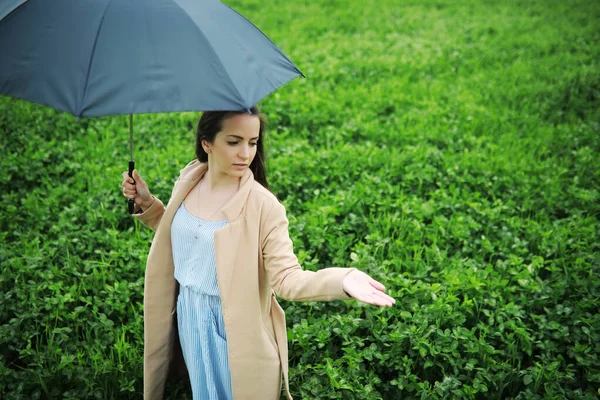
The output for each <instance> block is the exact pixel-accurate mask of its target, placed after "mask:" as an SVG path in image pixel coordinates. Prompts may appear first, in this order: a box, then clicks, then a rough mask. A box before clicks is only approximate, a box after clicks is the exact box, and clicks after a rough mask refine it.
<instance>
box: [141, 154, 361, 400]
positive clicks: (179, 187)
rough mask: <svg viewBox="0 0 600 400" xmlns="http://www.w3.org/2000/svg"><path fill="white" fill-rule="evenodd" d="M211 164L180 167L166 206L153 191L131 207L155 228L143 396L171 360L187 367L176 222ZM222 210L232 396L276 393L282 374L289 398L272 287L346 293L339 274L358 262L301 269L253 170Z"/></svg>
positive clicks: (311, 293)
mask: <svg viewBox="0 0 600 400" xmlns="http://www.w3.org/2000/svg"><path fill="white" fill-rule="evenodd" d="M207 169H208V165H207V164H205V163H200V162H199V161H197V160H194V161H192V162H191V163H189V164H188V165H187V166H186V167H185V168H184V169H183V170H181V174H180V176H179V179H178V180H177V181H176V182H175V187H174V188H173V193H172V195H171V199H170V201H169V203H168V204H167V207H166V208H165V207H164V205H163V203H162V202H161V201H160V200H159V199H156V200H155V201H154V203H153V204H152V206H150V207H149V208H148V209H147V210H145V211H144V212H143V213H138V214H134V217H135V218H137V219H138V220H139V221H140V222H142V223H143V224H144V225H146V226H147V227H149V228H150V229H153V230H155V231H156V234H155V236H154V239H153V241H152V246H151V247H150V253H149V254H148V261H147V265H146V279H145V286H144V398H145V399H148V400H150V399H163V397H164V389H165V381H166V379H167V375H168V373H169V370H170V365H171V367H175V368H181V367H182V366H181V364H182V361H183V358H182V357H181V348H180V347H179V337H178V332H177V321H176V317H177V316H176V299H177V295H178V289H179V286H178V283H177V281H176V280H175V278H174V267H173V257H172V250H171V222H172V221H173V217H174V215H175V212H176V211H177V209H178V208H179V206H180V205H181V203H182V202H183V200H184V199H185V197H186V196H187V195H188V193H189V192H190V190H191V189H192V188H193V187H194V186H195V185H196V184H197V182H198V181H199V179H200V178H201V177H202V176H203V175H204V173H205V172H206V170H207ZM138 211H141V210H138ZM222 211H223V213H224V214H225V216H226V218H227V220H228V221H229V224H227V225H225V226H224V227H222V228H220V229H219V230H217V232H216V233H215V257H216V265H217V282H218V285H219V290H220V296H221V302H222V308H223V319H224V321H225V332H226V335H227V345H228V359H229V368H230V371H231V382H232V389H233V397H234V399H235V400H246V399H248V400H254V399H256V400H258V399H260V400H265V399H267V400H269V399H272V400H275V399H279V397H280V392H281V376H282V375H283V378H284V382H285V389H286V394H287V398H288V399H291V398H292V397H291V395H290V390H289V381H288V347H287V331H286V324H285V315H284V312H283V310H282V308H281V307H280V306H279V304H278V303H277V300H276V299H275V294H274V293H273V291H275V293H276V294H277V295H278V296H280V297H282V298H284V299H286V300H292V301H329V300H340V299H349V298H350V297H349V296H348V295H347V294H346V293H345V292H344V291H343V289H342V280H343V279H344V277H345V276H346V274H348V273H349V272H350V271H352V270H353V268H325V269H322V270H320V271H317V272H313V271H303V270H302V269H301V268H300V265H299V264H298V259H297V258H296V256H295V255H294V252H293V248H292V241H291V240H290V237H289V234H288V220H287V218H286V214H285V208H284V207H283V206H282V205H281V204H280V203H279V201H278V200H277V198H276V197H275V196H274V195H273V194H272V193H271V192H269V191H268V190H267V189H265V188H264V187H263V186H262V185H261V184H259V183H258V182H256V181H255V180H254V176H253V174H252V172H251V171H250V170H246V173H245V174H244V176H243V177H242V180H241V183H240V189H239V191H238V192H237V193H236V194H235V195H234V196H233V197H232V198H231V200H230V201H229V202H228V203H227V204H226V205H225V206H224V207H223V209H222Z"/></svg>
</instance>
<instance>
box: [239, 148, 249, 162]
mask: <svg viewBox="0 0 600 400" xmlns="http://www.w3.org/2000/svg"><path fill="white" fill-rule="evenodd" d="M249 155H250V146H249V145H247V144H244V145H242V146H241V149H240V157H241V158H242V159H244V160H245V159H247V158H248V157H249Z"/></svg>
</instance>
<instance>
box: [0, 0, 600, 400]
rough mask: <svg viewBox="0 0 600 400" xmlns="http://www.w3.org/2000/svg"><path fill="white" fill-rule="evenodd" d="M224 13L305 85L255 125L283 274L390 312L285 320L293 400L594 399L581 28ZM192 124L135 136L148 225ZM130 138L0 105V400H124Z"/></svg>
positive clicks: (595, 37) (297, 6) (580, 17)
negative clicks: (291, 249) (375, 283)
mask: <svg viewBox="0 0 600 400" xmlns="http://www.w3.org/2000/svg"><path fill="white" fill-rule="evenodd" d="M227 4H230V5H231V6H233V7H234V8H236V9H237V10H238V11H240V12H242V13H243V14H244V15H246V16H247V17H248V18H249V19H250V20H252V21H253V22H254V23H255V24H256V25H257V26H259V27H260V28H261V29H262V30H263V31H265V33H267V35H269V36H270V37H271V38H272V39H273V41H274V42H275V43H277V44H278V45H279V46H280V47H281V48H282V49H283V50H284V52H286V54H288V55H289V56H290V58H291V59H292V60H294V62H295V63H296V64H297V65H298V67H299V68H300V69H301V70H302V71H303V72H304V73H305V74H306V76H307V79H297V80H295V81H292V82H291V83H290V84H288V85H287V86H285V87H284V88H282V89H280V90H278V91H277V92H276V93H274V94H273V95H271V96H270V97H268V98H267V99H265V100H264V101H263V102H262V103H261V106H262V109H263V111H264V112H265V113H266V114H267V116H268V118H269V121H270V130H269V137H268V144H267V146H268V147H267V150H268V156H269V160H268V174H269V180H270V185H271V189H272V190H273V192H274V193H275V194H276V195H277V196H278V197H279V198H280V199H281V200H282V201H283V202H284V204H285V206H286V207H287V210H288V217H289V219H290V222H291V226H290V230H291V234H292V237H293V240H294V245H295V250H296V253H297V255H298V257H299V259H300V261H301V263H302V265H303V267H304V268H306V269H313V270H314V269H319V268H323V267H327V266H355V267H358V268H360V269H361V270H363V271H365V272H367V273H369V274H370V275H372V276H373V277H375V278H376V279H378V280H380V281H382V282H383V283H384V284H385V285H386V286H387V287H388V291H389V293H390V294H391V295H392V296H394V297H395V298H396V299H397V304H396V306H395V307H393V308H386V309H378V308H374V307H370V306H364V305H359V304H357V303H356V302H347V303H344V302H336V303H328V304H324V303H290V302H285V301H282V303H283V306H284V308H285V309H286V314H287V321H288V336H289V340H290V367H291V371H290V373H291V382H290V383H291V388H292V392H293V393H294V394H295V395H296V397H297V398H303V399H312V398H319V399H397V398H402V399H417V398H419V399H442V398H465V399H509V398H512V399H541V398H544V399H563V398H566V399H580V398H586V399H595V398H597V396H598V390H599V389H600V359H599V357H598V354H600V347H599V345H598V343H600V317H599V313H598V304H600V276H599V275H600V245H599V244H598V238H599V237H600V222H599V219H600V218H599V217H600V194H599V188H600V158H599V156H600V135H599V133H600V132H599V127H600V118H599V117H600V111H599V110H600V102H599V100H598V97H599V94H600V73H599V72H598V71H600V65H599V61H598V60H600V48H599V47H598V43H599V42H600V29H599V26H598V22H597V21H598V20H599V17H600V6H599V5H598V4H597V3H595V2H586V1H570V2H559V1H544V2H543V1H447V0H446V1H443V0H439V1H419V2H416V1H411V2H409V1H400V0H396V1H392V0H378V1H377V2H373V1H367V0H362V1H361V0H344V1H340V0H338V1H333V0H329V1H283V0H274V1H269V2H259V1H250V0H237V1H230V2H227ZM198 117H199V114H197V113H181V114H160V115H143V116H136V118H135V130H136V132H135V136H136V150H135V159H136V166H137V168H138V170H139V171H140V172H141V174H142V176H143V177H144V178H145V180H146V181H147V182H148V183H149V185H150V189H151V191H152V192H153V193H154V194H155V195H157V196H158V197H159V198H161V199H163V200H164V201H166V200H168V198H169V196H170V193H171V188H172V184H173V182H174V181H175V179H176V178H177V173H178V171H179V170H180V169H181V168H182V167H183V166H184V165H185V164H186V163H187V162H188V161H190V160H191V159H192V158H193V156H194V138H193V133H194V128H195V124H196V123H197V120H198ZM127 122H128V121H127V119H126V118H125V117H105V118H96V119H89V120H83V121H82V122H79V123H77V122H76V121H75V118H74V117H72V116H69V115H66V114H63V113H59V112H56V111H54V110H51V109H48V108H44V107H41V106H36V105H32V104H29V103H25V102H22V101H17V100H12V99H8V98H5V97H4V98H0V132H1V133H2V134H1V135H0V146H1V148H2V149H3V152H2V159H1V161H0V183H1V188H2V189H1V190H0V197H1V199H2V207H1V214H0V228H1V230H0V244H1V246H0V296H1V297H0V397H1V398H3V399H30V398H44V399H45V398H49V399H50V398H51V399H55V398H56V399H58V398H97V399H110V398H119V399H121V398H123V399H128V398H141V391H142V372H143V371H142V358H141V357H142V351H143V326H142V293H143V274H144V265H145V260H146V256H147V252H148V249H149V245H150V242H151V240H152V232H150V231H149V230H147V229H145V228H144V227H142V226H140V225H138V224H135V223H134V221H133V220H132V219H131V217H129V216H128V215H127V213H126V206H125V202H124V199H123V198H122V195H121V191H120V181H121V172H122V171H123V170H125V169H126V167H127V160H128V159H129V150H128V125H127ZM169 397H170V398H172V399H180V398H191V396H190V394H189V391H188V390H187V388H185V387H183V386H181V385H178V384H176V383H172V384H170V387H169Z"/></svg>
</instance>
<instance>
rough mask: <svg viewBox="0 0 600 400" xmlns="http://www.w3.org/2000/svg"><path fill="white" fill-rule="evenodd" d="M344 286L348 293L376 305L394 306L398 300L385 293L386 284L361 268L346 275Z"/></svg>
mask: <svg viewBox="0 0 600 400" xmlns="http://www.w3.org/2000/svg"><path fill="white" fill-rule="evenodd" d="M342 287H343V289H344V290H345V291H346V293H348V295H350V296H352V297H354V298H355V299H356V300H358V301H362V302H363V303H367V304H373V305H376V306H392V305H394V304H395V303H396V300H394V299H393V298H392V297H390V296H388V295H387V294H385V293H384V291H385V286H383V285H382V284H381V283H379V282H377V281H376V280H375V279H373V278H371V277H370V276H369V275H367V274H365V273H364V272H362V271H359V270H354V271H352V272H350V273H349V274H348V275H346V277H345V278H344V281H343V282H342Z"/></svg>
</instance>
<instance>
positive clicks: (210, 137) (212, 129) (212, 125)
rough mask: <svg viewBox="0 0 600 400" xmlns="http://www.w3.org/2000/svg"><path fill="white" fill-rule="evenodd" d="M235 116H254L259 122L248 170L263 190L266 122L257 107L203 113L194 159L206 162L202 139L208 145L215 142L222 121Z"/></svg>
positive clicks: (199, 124)
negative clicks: (253, 154) (256, 140)
mask: <svg viewBox="0 0 600 400" xmlns="http://www.w3.org/2000/svg"><path fill="white" fill-rule="evenodd" d="M236 114H250V115H255V116H257V117H258V119H259V120H260V128H259V131H258V137H259V140H258V142H257V145H256V156H254V160H252V163H251V164H250V170H251V171H252V173H253V174H254V180H255V181H257V182H258V183H260V184H261V185H263V186H264V187H265V188H267V189H268V188H269V186H268V184H267V175H266V172H265V150H264V149H265V148H264V140H265V134H266V130H267V120H266V118H265V116H264V115H263V114H261V112H260V110H259V109H258V107H257V106H253V107H252V108H250V109H249V110H245V111H205V112H203V113H202V116H201V117H200V121H199V122H198V129H197V131H196V157H198V161H200V162H203V163H205V162H208V154H206V152H205V151H204V148H203V147H202V139H206V141H207V142H208V143H212V142H213V141H214V140H215V136H217V133H219V132H220V131H221V129H222V128H223V126H222V125H223V121H224V120H225V119H226V118H229V117H231V116H233V115H236Z"/></svg>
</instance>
